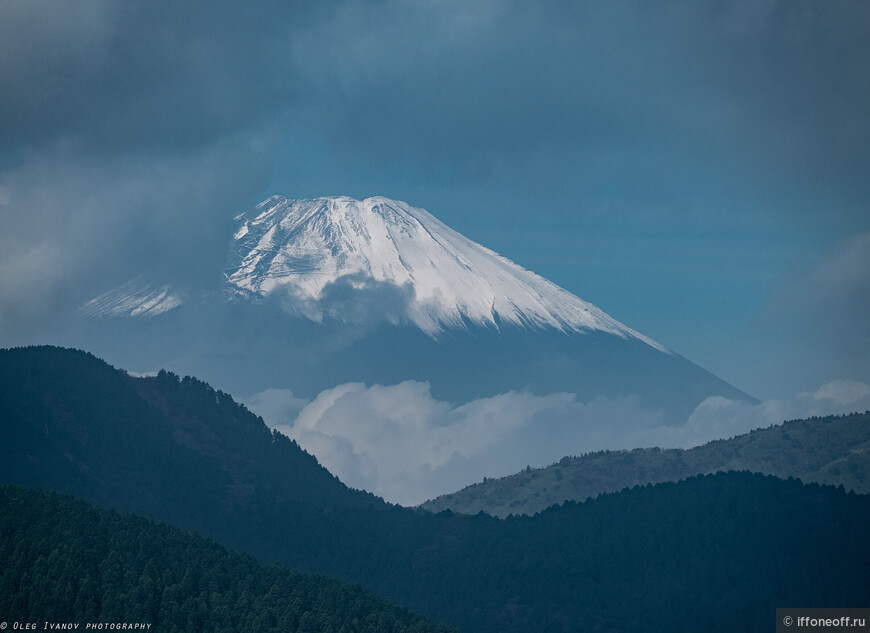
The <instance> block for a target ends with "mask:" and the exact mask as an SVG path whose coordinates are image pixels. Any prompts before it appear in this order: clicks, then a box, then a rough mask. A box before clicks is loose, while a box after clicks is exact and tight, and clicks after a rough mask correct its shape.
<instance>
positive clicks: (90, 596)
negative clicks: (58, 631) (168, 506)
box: [0, 486, 449, 633]
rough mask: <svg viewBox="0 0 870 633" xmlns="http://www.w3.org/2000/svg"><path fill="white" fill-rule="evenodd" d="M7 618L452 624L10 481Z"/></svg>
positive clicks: (2, 491)
mask: <svg viewBox="0 0 870 633" xmlns="http://www.w3.org/2000/svg"><path fill="white" fill-rule="evenodd" d="M0 614H2V617H3V618H4V620H7V621H12V622H35V623H37V626H38V627H39V628H40V629H41V628H42V627H43V626H44V622H46V621H48V622H64V623H66V622H72V623H76V622H77V623H79V624H80V628H81V629H82V630H83V629H84V628H85V625H86V624H87V623H105V622H111V623H143V624H151V625H152V626H151V630H153V631H160V632H170V631H178V632H179V633H181V632H185V633H186V632H188V631H197V632H207V631H208V632H211V631H213V632H217V631H232V632H237V631H257V632H262V631H276V632H277V631H281V632H294V631H298V632H300V633H302V632H307V633H313V632H315V631H334V632H335V633H339V632H346V633H350V632H351V631H359V632H361V633H363V632H367V633H375V632H383V633H398V632H400V631H401V632H407V633H426V632H441V633H447V631H448V630H449V629H448V628H447V627H444V626H436V625H434V624H431V623H429V622H426V621H425V620H423V619H422V618H420V617H419V616H416V615H414V614H412V613H410V612H408V611H406V610H404V609H400V608H399V607H396V606H394V605H391V604H388V603H386V602H384V601H382V600H379V599H378V598H375V597H374V596H372V595H371V594H367V593H365V592H364V591H362V590H361V589H359V588H356V587H351V586H349V585H345V584H343V583H340V582H338V581H334V580H330V579H328V578H323V577H319V576H310V575H306V574H301V573H298V572H295V571H291V570H288V569H285V568H282V567H277V566H272V567H263V566H262V565H260V564H258V563H257V562H256V561H255V560H254V559H252V558H250V557H248V556H244V555H240V554H234V553H232V552H228V551H227V550H225V549H224V548H223V547H221V546H219V545H217V544H215V543H214V542H212V541H208V540H206V539H204V538H202V537H200V536H197V535H195V534H190V533H183V532H181V531H180V530H178V529H176V528H171V527H168V526H166V525H157V524H155V523H153V522H151V521H148V520H145V519H140V518H138V517H134V516H131V515H127V514H124V515H121V514H118V513H117V512H113V511H108V510H100V509H98V508H94V507H93V506H89V505H87V504H86V503H84V502H82V501H79V500H77V499H73V498H71V497H67V496H61V495H58V494H55V493H49V492H43V491H38V490H27V489H24V488H20V487H17V486H0Z"/></svg>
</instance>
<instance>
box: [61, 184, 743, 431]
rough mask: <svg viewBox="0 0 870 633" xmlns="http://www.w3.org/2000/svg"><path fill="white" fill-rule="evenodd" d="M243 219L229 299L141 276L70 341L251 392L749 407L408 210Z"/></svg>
mask: <svg viewBox="0 0 870 633" xmlns="http://www.w3.org/2000/svg"><path fill="white" fill-rule="evenodd" d="M236 222H237V230H236V232H235V235H234V236H232V239H231V240H229V238H230V236H228V240H229V241H230V242H231V247H230V250H231V255H230V261H229V264H228V267H227V269H226V271H224V275H225V282H226V283H225V292H224V294H223V295H222V296H215V295H212V296H202V295H198V298H197V299H196V300H192V299H187V300H185V299H183V297H182V295H183V293H180V292H176V291H174V290H173V289H172V288H170V287H168V286H166V285H165V284H162V283H146V282H145V281H144V280H138V282H137V283H131V284H128V285H126V286H125V287H123V288H121V289H119V290H118V292H117V293H116V294H114V295H113V294H112V293H108V294H104V295H101V296H100V297H97V298H96V299H95V300H93V301H91V302H89V303H87V304H86V305H85V306H83V308H82V310H81V314H80V318H79V322H78V324H77V330H76V333H75V334H72V335H69V334H66V333H65V335H64V336H63V337H61V338H59V339H58V340H60V341H63V342H64V343H65V344H70V345H75V346H82V347H87V348H88V349H92V350H94V351H95V352H96V353H98V354H100V355H102V356H105V357H107V358H109V359H111V360H112V361H113V362H116V363H118V364H122V365H124V366H125V367H128V368H130V369H134V370H136V371H150V370H155V369H158V368H160V367H166V368H168V369H171V370H173V371H176V372H179V373H189V374H193V375H197V376H200V377H202V378H204V379H206V380H208V381H209V382H211V383H212V384H216V385H219V386H221V387H222V388H225V389H229V390H232V391H233V392H234V393H236V394H238V395H240V396H242V397H246V396H248V395H251V394H253V393H257V392H260V391H262V390H264V389H266V388H270V387H281V388H288V389H292V390H293V392H294V394H296V395H297V396H299V397H303V398H308V399H311V398H313V397H314V396H316V395H317V394H318V393H320V392H321V391H323V390H324V389H328V388H331V387H334V386H335V385H337V384H341V383H345V382H362V383H365V384H369V385H371V384H382V385H390V384H397V383H400V382H402V381H404V380H416V381H421V382H428V383H429V384H430V385H431V389H432V394H433V396H434V397H437V398H439V399H442V400H446V401H449V402H453V403H464V402H468V401H471V400H474V399H477V398H482V397H489V396H494V395H498V394H502V393H506V392H508V391H511V390H514V391H518V390H528V391H531V392H533V393H536V394H540V395H546V394H550V393H555V392H567V393H573V394H576V395H577V396H578V398H579V399H580V400H581V401H583V402H586V401H588V400H591V399H593V398H596V397H600V396H601V397H608V398H622V397H627V396H632V395H634V396H637V397H638V398H639V400H640V402H641V403H642V404H643V405H644V406H645V407H648V408H649V409H652V410H655V411H659V412H660V413H661V421H662V422H663V423H671V424H677V423H682V422H685V420H686V418H687V417H688V415H689V413H691V411H692V410H693V409H694V407H695V406H697V405H698V404H699V403H700V402H701V401H703V400H704V399H705V398H707V397H709V396H712V395H721V396H725V397H728V398H732V399H741V400H751V398H750V397H749V396H747V395H746V394H744V393H742V392H740V391H739V390H737V389H735V388H734V387H732V386H731V385H728V384H727V383H725V382H723V381H722V380H720V379H718V378H716V377H715V376H713V375H711V374H709V373H708V372H706V371H704V370H703V369H701V368H699V367H697V366H696V365H694V364H692V363H691V362H689V361H687V360H686V359H684V358H682V357H680V356H679V355H678V354H675V353H672V352H670V351H668V350H667V349H665V348H664V347H663V346H661V345H660V344H658V343H656V342H655V341H653V340H651V339H649V338H648V337H646V336H644V335H642V334H640V333H638V332H636V331H634V330H632V329H631V328H629V327H627V326H625V325H623V324H622V323H620V322H618V321H617V320H615V319H613V318H612V317H610V316H608V315H607V314H605V313H604V312H603V311H602V310H600V309H599V308H597V307H595V306H594V305H592V304H590V303H588V302H586V301H583V300H582V299H580V298H578V297H576V296H574V295H572V294H571V293H569V292H567V291H566V290H564V289H562V288H559V287H558V286H556V285H555V284H553V283H551V282H549V281H547V280H546V279H544V278H542V277H540V276H539V275H536V274H534V273H532V272H530V271H528V270H525V269H523V268H522V267H520V266H518V265H516V264H514V263H513V262H511V261H509V260H508V259H506V258H504V257H502V256H500V255H498V254H496V253H494V252H493V251H491V250H489V249H487V248H485V247H483V246H481V245H479V244H476V243H474V242H472V241H471V240H469V239H467V238H465V237H463V236H462V235H460V234H459V233H457V232H456V231H453V230H452V229H450V228H448V227H447V226H445V225H444V224H443V223H441V222H440V221H438V220H437V219H436V218H435V217H433V216H432V215H431V214H429V213H428V212H426V211H424V210H422V209H418V208H415V207H412V206H410V205H407V204H405V203H403V202H396V201H392V200H389V199H387V198H368V199H366V200H363V201H357V200H354V199H351V198H347V197H334V198H316V199H311V200H292V199H287V198H284V197H282V196H273V197H271V198H269V199H268V200H265V201H264V202H262V203H261V204H259V205H258V206H257V207H255V208H254V209H252V210H250V211H248V212H246V213H243V214H241V215H239V216H238V217H237V218H236ZM137 301H138V302H139V303H141V304H142V305H139V304H138V303H137ZM98 317H102V318H98Z"/></svg>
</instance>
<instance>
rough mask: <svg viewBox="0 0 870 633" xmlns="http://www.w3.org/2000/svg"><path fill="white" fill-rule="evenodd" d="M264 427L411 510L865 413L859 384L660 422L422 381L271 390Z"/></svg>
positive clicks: (553, 399) (261, 406) (649, 415)
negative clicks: (634, 452)
mask: <svg viewBox="0 0 870 633" xmlns="http://www.w3.org/2000/svg"><path fill="white" fill-rule="evenodd" d="M247 404H248V406H249V407H250V408H251V409H252V410H254V411H256V412H257V413H259V414H260V415H262V416H263V418H264V419H265V420H266V422H267V423H268V424H269V425H270V426H272V427H274V428H277V429H278V430H279V431H281V432H282V433H285V434H286V435H288V436H290V437H291V438H293V439H295V440H296V441H297V442H298V443H299V444H300V445H301V446H302V447H303V448H304V449H305V450H307V451H308V452H310V453H312V454H313V455H315V456H316V457H317V459H318V460H319V461H320V462H321V463H322V464H323V465H324V466H326V468H328V469H329V470H330V471H331V472H332V473H334V474H335V475H337V476H338V477H339V478H340V479H341V480H342V481H343V482H345V483H346V484H348V485H349V486H352V487H354V488H361V489H365V490H369V491H371V492H374V493H375V494H378V495H380V496H382V497H384V498H385V499H387V500H388V501H392V502H395V503H402V504H406V505H413V504H417V503H420V502H422V501H425V500H426V499H428V498H431V497H433V496H436V495H439V494H443V493H447V492H453V491H455V490H458V489H460V488H462V487H464V486H466V485H468V484H471V483H474V482H476V481H480V480H481V479H483V477H485V476H486V477H498V476H503V475H508V474H512V473H514V472H517V471H519V470H521V469H522V468H524V467H525V466H526V465H531V466H544V465H547V464H550V463H553V462H555V461H557V460H559V459H560V458H562V457H564V456H566V455H577V454H581V453H584V452H589V451H594V450H600V449H608V448H609V449H619V448H636V447H644V446H661V447H683V448H688V447H691V446H696V445H698V444H702V443H704V442H707V441H710V440H714V439H720V438H727V437H732V436H734V435H739V434H741V433H745V432H748V431H750V430H752V429H756V428H763V427H767V426H770V425H771V424H778V423H781V422H782V421H784V420H787V419H794V418H803V417H808V416H813V415H830V414H838V413H848V412H850V411H854V410H865V409H870V385H868V384H865V383H861V382H856V381H850V380H836V381H833V382H830V383H828V384H826V385H824V386H822V387H821V388H819V389H818V390H817V391H815V392H807V393H801V394H798V395H797V396H795V397H793V398H788V399H781V400H769V401H767V402H763V403H761V404H757V405H753V404H749V403H747V402H742V401H736V400H728V399H726V398H722V397H711V398H707V399H706V400H705V401H704V402H702V403H701V404H700V405H699V406H698V407H697V408H696V409H695V411H694V412H693V413H692V415H691V416H690V417H689V419H688V420H687V422H686V424H684V425H681V426H664V425H662V424H661V416H660V414H659V412H657V411H650V410H647V409H644V408H643V407H642V406H641V403H640V402H639V400H638V399H637V398H635V397H628V398H620V399H607V398H596V399H594V400H592V401H590V402H588V403H582V402H579V401H578V400H577V398H576V396H575V395H573V394H568V393H554V394H550V395H547V396H537V395H533V394H529V393H519V392H508V393H504V394H500V395H497V396H494V397H491V398H481V399H479V400H474V401H472V402H469V403H467V404H464V405H462V406H454V405H452V404H450V403H448V402H444V401H440V400H437V399H435V398H433V397H432V394H431V392H430V390H429V385H428V383H422V382H414V381H406V382H402V383H400V384H397V385H391V386H382V385H373V386H371V387H367V386H365V385H364V384H362V383H347V384H343V385H339V386H336V387H334V388H332V389H327V390H326V391H323V392H321V393H320V394H319V395H318V396H317V397H316V398H315V399H314V400H312V401H311V402H306V401H304V400H301V399H299V398H296V397H295V396H293V394H292V392H290V391H289V390H280V389H270V390H267V391H265V392H262V393H260V394H257V395H255V396H253V397H252V398H250V399H249V400H248V401H247Z"/></svg>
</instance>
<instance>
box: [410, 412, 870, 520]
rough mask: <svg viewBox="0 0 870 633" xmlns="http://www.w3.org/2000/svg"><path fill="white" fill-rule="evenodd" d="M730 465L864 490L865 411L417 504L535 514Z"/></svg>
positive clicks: (614, 457) (641, 452)
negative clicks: (567, 503) (564, 504)
mask: <svg viewBox="0 0 870 633" xmlns="http://www.w3.org/2000/svg"><path fill="white" fill-rule="evenodd" d="M736 470H748V471H750V472H756V473H761V474H765V475H774V476H776V477H780V478H787V477H795V478H798V479H801V480H802V481H804V482H806V483H809V482H814V483H819V484H828V485H835V486H836V485H840V486H845V489H846V490H847V491H848V490H853V491H854V492H857V493H861V494H870V411H868V412H865V413H852V414H849V415H841V416H826V417H818V418H808V419H802V420H789V421H786V422H783V423H782V424H777V425H773V426H771V427H768V428H765V429H756V430H754V431H751V432H749V433H744V434H741V435H738V436H736V437H733V438H730V439H720V440H714V441H712V442H708V443H706V444H703V445H701V446H697V447H695V448H691V449H679V448H669V449H661V448H636V449H633V450H630V451H627V450H623V451H597V452H594V453H588V454H586V455H582V456H576V457H564V458H562V459H561V460H560V461H559V462H557V463H555V464H552V465H550V466H546V467H544V468H529V469H527V470H524V471H521V472H519V473H516V474H514V475H508V476H507V477H500V478H494V479H493V478H490V479H485V480H484V481H483V482H481V483H475V484H472V485H471V486H467V487H465V488H463V489H462V490H459V491H457V492H454V493H451V494H447V495H441V496H440V497H437V498H435V499H431V500H429V501H426V502H425V503H423V504H421V505H420V507H421V508H423V509H425V510H428V511H430V512H442V511H444V510H450V511H452V512H462V513H465V514H477V513H478V512H485V513H487V514H492V515H494V516H498V517H506V516H508V515H509V514H535V513H537V512H540V511H542V510H544V509H545V508H547V507H550V506H553V505H558V504H561V503H564V502H566V501H583V500H584V499H587V498H589V497H593V498H594V497H596V496H598V495H599V494H604V493H608V492H616V491H619V490H622V489H624V488H631V487H632V486H636V485H645V484H656V483H661V482H667V481H679V480H681V479H685V478H686V477H691V476H695V475H702V474H711V473H715V472H724V471H736Z"/></svg>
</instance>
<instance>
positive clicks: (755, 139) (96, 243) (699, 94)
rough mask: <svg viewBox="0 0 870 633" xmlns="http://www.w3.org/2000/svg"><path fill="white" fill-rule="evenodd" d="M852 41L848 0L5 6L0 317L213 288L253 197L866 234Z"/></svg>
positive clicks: (686, 227) (866, 82) (670, 225)
mask: <svg viewBox="0 0 870 633" xmlns="http://www.w3.org/2000/svg"><path fill="white" fill-rule="evenodd" d="M868 31H870V5H868V4H867V3H865V2H858V1H847V0H844V1H842V2H827V3H822V2H809V1H800V0H798V1H788V2H786V1H768V2H764V1H759V0H739V1H734V2H718V1H713V0H709V1H703V0H702V1H700V2H695V1H692V2H689V1H683V2H662V3H648V2H641V1H640V0H629V1H624V2H611V3H601V2H560V1H557V0H549V1H546V0H545V1H543V2H536V3H530V2H522V1H520V0H481V1H480V2H474V3H467V2H459V1H458V0H446V1H443V2H426V1H423V0H417V1H402V2H400V1H398V0H381V1H378V2H357V1H352V0H334V1H330V2H316V3H314V2H289V3H288V2H278V1H274V2H256V3H247V4H244V5H242V4H240V3H229V2H205V1H198V2H184V3H177V2H147V3H129V2H126V3H125V2H109V1H108V0H106V1H102V0H90V1H88V2H80V3H75V4H70V3H56V2H49V1H47V0H8V1H6V2H4V3H2V5H0V272H2V281H0V319H2V318H5V319H7V323H8V322H9V321H8V319H9V318H10V314H12V313H13V312H14V313H18V314H19V316H20V315H21V314H24V313H25V312H27V313H28V314H35V313H33V312H32V311H30V312H28V311H27V310H24V308H25V307H27V306H30V308H32V309H34V310H35V309H37V308H39V309H41V310H50V309H57V308H58V302H59V301H61V299H63V301H65V302H66V303H69V304H75V303H76V302H81V301H84V300H87V299H89V298H90V297H91V296H94V295H95V294H99V293H100V292H102V291H104V290H106V289H107V286H109V285H111V284H119V283H122V282H123V281H125V280H126V278H131V277H134V276H138V275H139V274H142V273H146V274H149V275H151V276H153V277H156V278H157V279H155V282H156V283H160V284H162V283H167V282H171V283H173V284H181V285H186V286H188V287H191V288H192V287H198V286H201V285H202V284H204V283H206V282H213V283H218V282H219V281H220V270H221V268H222V265H223V260H224V257H225V254H226V252H225V250H226V247H227V241H228V239H227V238H228V235H229V233H228V230H229V225H228V221H229V219H230V218H231V217H232V215H233V214H234V213H235V212H237V211H239V210H243V209H244V208H246V207H248V206H249V205H253V204H255V203H256V202H258V201H259V199H260V198H261V197H265V195H267V194H272V193H278V192H280V193H284V194H287V195H290V196H296V195H323V194H345V193H346V194H350V195H357V196H360V195H373V194H383V195H390V196H394V197H402V198H405V199H407V200H408V201H409V202H411V203H412V204H419V205H422V206H425V207H429V208H430V209H431V210H432V211H434V212H436V215H441V216H442V219H444V220H445V221H447V222H448V223H451V224H454V223H455V222H454V221H455V220H456V219H457V218H459V217H461V216H462V215H463V214H468V215H472V214H477V215H479V216H481V217H482V218H483V219H482V220H481V223H486V222H488V221H489V220H493V219H500V220H504V219H505V218H507V219H508V220H510V221H515V220H516V218H522V217H527V216H528V215H529V213H530V212H531V213H532V214H534V217H535V220H536V221H537V222H538V225H539V226H541V227H543V230H544V231H556V230H559V231H561V230H562V229H563V228H564V227H563V224H564V223H565V222H579V223H580V226H584V227H585V226H587V225H589V226H593V227H594V228H595V232H593V231H589V232H588V234H589V235H602V234H608V232H609V234H610V235H616V234H618V235H623V234H626V233H628V232H630V231H635V233H637V232H640V234H642V235H643V236H644V238H645V239H646V236H648V235H650V234H651V232H652V230H653V229H654V230H655V231H658V232H659V234H662V233H664V234H673V235H676V236H678V237H677V238H674V239H679V240H680V241H681V242H687V243H688V242H691V240H692V237H693V233H692V232H693V231H694V232H695V233H702V234H717V235H718V234H719V232H720V231H721V229H722V227H723V226H725V227H729V226H731V225H732V224H733V225H737V227H738V229H739V230H738V231H736V232H737V233H740V232H741V231H742V232H743V233H752V232H753V231H756V230H762V231H768V233H767V234H771V233H774V232H778V231H779V226H780V225H781V224H782V223H784V222H790V223H791V222H793V223H794V224H795V226H796V227H797V228H796V229H795V230H797V231H801V230H802V231H805V232H809V233H812V232H814V231H816V230H817V229H818V228H819V227H822V226H823V227H825V228H824V230H820V231H819V233H820V234H823V235H822V236H821V237H820V238H819V239H826V240H828V242H829V243H831V242H833V241H835V240H836V239H841V238H842V237H844V236H845V235H846V234H854V233H857V232H859V231H861V230H866V229H867V226H866V212H867V199H868V184H867V178H866V174H867V173H868V172H870V142H868V141H870V118H868V117H867V116H866V112H868V111H870V73H868V72H867V62H866V60H867V59H868V58H870V55H868V52H870V51H868V48H870V43H868V40H867V38H866V33H867V32H868ZM267 186H268V187H277V188H278V189H279V190H280V191H273V190H267V189H266V188H267ZM355 189H360V190H361V191H357V190H355ZM450 214H454V215H453V217H450ZM512 214H513V215H512ZM823 216H826V217H824V221H823V220H822V219H821V218H823ZM735 218H737V219H735ZM489 223H490V224H492V222H489ZM560 223H562V224H560ZM758 227H761V229H758ZM771 227H774V228H771ZM457 228H462V227H461V226H457ZM526 228H527V225H524V226H522V227H521V229H522V230H523V231H525V230H526ZM575 228H576V226H575ZM583 234H584V232H582V231H581V232H578V235H581V236H582V235H583ZM767 234H766V235H767ZM578 239H579V238H578ZM590 239H591V238H590ZM656 244H657V248H658V247H662V246H668V245H669V244H667V243H666V242H662V241H660V242H656ZM494 246H495V245H494ZM580 246H589V244H585V243H582V242H581V243H580ZM518 248H522V241H520V245H519V246H518ZM575 248H577V247H575ZM619 248H622V249H623V250H622V251H620V250H618V249H619ZM816 248H819V247H818V246H817V247H816ZM738 250H739V249H738ZM505 254H508V255H511V254H512V253H510V252H507V253H505ZM608 255H609V256H610V257H612V258H613V259H615V260H621V261H629V260H630V258H631V255H632V247H631V245H628V246H625V245H624V244H623V245H622V246H619V245H617V250H614V251H613V252H611V253H608ZM730 263H731V265H732V266H733V267H734V275H735V276H739V275H743V274H744V272H745V271H744V270H742V269H741V268H740V262H739V261H736V260H732V261H731V262H730ZM542 272H546V271H542ZM672 282H673V283H674V284H676V280H672ZM603 283H604V284H607V283H609V280H605V281H604V282H603ZM605 307H607V306H605ZM37 312H38V310H37ZM28 318H30V317H28Z"/></svg>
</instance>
